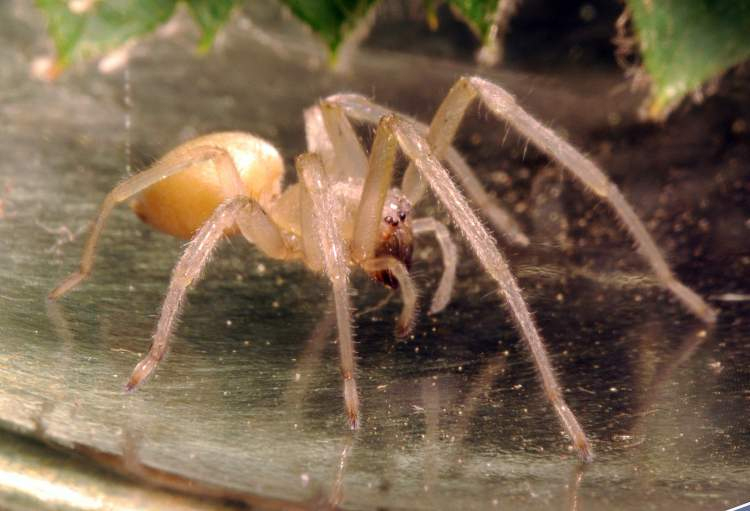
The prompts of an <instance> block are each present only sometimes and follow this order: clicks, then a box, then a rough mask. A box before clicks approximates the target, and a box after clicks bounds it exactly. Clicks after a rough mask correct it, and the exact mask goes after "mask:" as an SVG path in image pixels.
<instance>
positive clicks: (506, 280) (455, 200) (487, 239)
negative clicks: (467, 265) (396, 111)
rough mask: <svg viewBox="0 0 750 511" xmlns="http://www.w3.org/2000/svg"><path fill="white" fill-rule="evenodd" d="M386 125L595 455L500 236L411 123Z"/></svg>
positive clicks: (576, 441) (560, 409) (562, 411)
mask: <svg viewBox="0 0 750 511" xmlns="http://www.w3.org/2000/svg"><path fill="white" fill-rule="evenodd" d="M381 129H382V130H385V131H387V132H389V133H391V134H392V135H393V136H394V138H395V139H396V140H397V142H398V145H399V146H400V148H401V150H402V151H403V152H404V154H405V155H406V157H407V158H409V160H410V161H411V162H412V163H413V164H414V166H415V168H416V169H417V171H419V173H420V174H421V175H422V176H423V177H424V178H425V180H426V181H427V183H428V184H429V185H430V188H431V189H432V191H433V193H434V194H435V196H436V197H437V198H438V199H439V200H440V202H441V203H442V204H443V206H444V207H445V208H446V209H447V210H448V212H449V213H450V215H451V217H452V218H453V222H454V223H455V225H456V226H457V227H458V228H459V229H460V230H461V233H462V234H463V235H464V238H466V241H468V243H469V245H470V246H471V248H472V250H473V251H474V253H475V254H476V256H477V259H478V260H479V262H480V264H481V265H482V267H483V268H484V269H485V271H486V272H487V273H488V274H489V275H490V276H491V277H492V278H493V280H495V282H496V283H497V285H498V292H499V294H500V295H501V296H502V298H503V299H504V300H505V302H506V303H507V304H508V307H509V309H510V312H511V316H512V317H513V320H514V321H515V323H516V325H517V327H518V330H519V331H520V333H521V337H522V338H523V339H524V341H525V342H526V345H527V346H528V348H529V351H530V352H531V355H532V359H533V361H534V364H535V366H536V369H537V373H538V374H539V377H540V379H541V380H542V386H543V388H544V390H545V393H546V395H547V399H549V401H550V403H551V404H552V406H553V407H554V410H555V412H556V413H557V416H558V418H559V419H560V422H561V424H562V425H563V427H564V429H565V432H566V433H567V434H568V436H569V437H570V438H571V439H572V441H573V446H574V447H575V449H576V450H577V451H578V455H579V457H580V458H581V459H582V460H583V461H591V460H593V457H594V456H593V451H592V449H591V444H590V442H589V439H588V437H587V436H586V433H584V431H583V428H581V425H580V424H579V423H578V419H576V416H575V414H574V413H573V412H572V411H571V409H570V408H569V407H568V404H567V403H566V402H565V398H564V396H563V392H562V388H561V387H560V384H559V383H558V381H557V377H556V376H555V372H554V370H553V368H552V363H551V362H550V360H549V355H547V349H546V348H545V346H544V342H543V341H542V338H541V336H540V335H539V331H538V329H537V327H536V325H535V324H534V320H533V318H532V316H531V313H530V312H529V308H528V306H527V305H526V301H525V300H524V299H523V295H522V294H521V289H520V288H519V287H518V283H517V282H516V279H515V278H514V277H513V274H512V273H511V271H510V268H509V267H508V263H507V262H506V261H505V258H504V257H503V255H502V254H501V253H500V251H499V250H498V249H497V244H496V242H495V240H494V239H493V238H492V236H491V235H490V233H489V232H488V231H487V229H486V228H485V227H484V225H482V222H481V221H480V220H479V218H477V216H476V215H475V214H474V212H473V211H472V209H471V207H470V206H469V204H468V202H467V201H466V198H465V197H464V196H463V195H462V194H461V192H460V191H459V190H458V188H457V187H456V185H455V184H454V183H453V181H452V180H451V178H450V175H449V174H448V171H447V170H446V169H445V168H444V167H443V166H442V164H441V163H440V161H439V160H438V159H437V158H436V157H435V155H434V154H433V153H432V151H431V150H430V146H429V144H428V143H427V141H426V140H425V139H424V137H422V136H421V135H420V134H419V133H418V131H417V129H416V128H415V127H414V126H413V125H412V124H411V123H409V122H407V121H404V120H403V119H399V118H398V117H396V116H388V117H385V118H383V120H382V121H381V122H380V125H379V126H378V130H381Z"/></svg>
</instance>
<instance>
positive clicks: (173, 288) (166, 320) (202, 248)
mask: <svg viewBox="0 0 750 511" xmlns="http://www.w3.org/2000/svg"><path fill="white" fill-rule="evenodd" d="M250 206H256V207H257V208H259V207H260V206H257V204H256V203H254V202H253V201H252V199H250V198H249V197H243V196H239V197H235V198H233V199H229V200H227V201H225V202H223V203H222V204H221V205H220V206H219V207H217V208H216V210H215V211H214V212H213V214H212V215H211V217H210V218H209V219H208V220H207V221H206V222H205V223H204V224H203V225H202V226H201V228H200V229H198V231H197V232H196V233H195V236H193V239H192V240H191V241H190V243H188V245H187V248H186V249H185V251H184V253H183V254H182V256H181V257H180V260H179V261H178V262H177V265H176V266H175V268H174V270H173V271H172V278H171V280H170V281H169V290H168V291H167V296H166V298H165V299H164V303H163V304H162V308H161V313H160V315H159V322H158V324H157V326H156V331H155V332H154V336H153V342H152V343H151V348H150V349H149V352H148V354H147V355H146V356H145V357H143V359H142V360H141V361H140V362H138V364H137V365H136V366H135V369H134V370H133V373H132V374H131V376H130V379H129V380H128V383H127V385H126V387H125V388H126V390H128V391H130V390H133V389H134V388H136V387H137V386H138V385H140V384H141V383H143V382H144V381H145V380H146V379H148V377H149V376H151V374H152V373H153V372H154V370H155V369H156V366H157V365H158V364H159V362H160V361H161V360H162V359H163V358H164V355H165V354H166V353H167V348H168V346H169V339H170V337H171V336H172V332H173V330H174V327H175V323H176V322H177V317H178V315H179V312H180V309H181V308H182V304H183V302H184V301H185V294H186V292H187V289H188V287H189V286H190V285H192V284H193V283H194V282H195V281H196V280H197V279H198V278H199V277H200V274H201V272H202V271H203V268H204V267H205V266H206V263H207V262H208V260H209V258H210V256H211V253H212V251H213V249H214V248H215V247H216V245H217V244H218V242H219V240H221V239H222V237H223V236H224V233H225V231H226V230H227V229H229V228H230V227H232V226H233V225H234V224H235V222H236V221H237V219H238V217H239V216H240V215H241V214H242V213H243V212H244V211H245V208H248V207H250ZM253 209H255V208H253Z"/></svg>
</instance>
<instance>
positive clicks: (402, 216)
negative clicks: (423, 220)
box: [398, 211, 406, 222]
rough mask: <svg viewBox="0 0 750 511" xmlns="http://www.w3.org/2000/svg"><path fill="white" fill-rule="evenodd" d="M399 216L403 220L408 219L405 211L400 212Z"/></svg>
mask: <svg viewBox="0 0 750 511" xmlns="http://www.w3.org/2000/svg"><path fill="white" fill-rule="evenodd" d="M398 217H399V218H400V219H401V221H402V222H403V221H404V220H406V213H404V212H403V211H401V212H399V214H398Z"/></svg>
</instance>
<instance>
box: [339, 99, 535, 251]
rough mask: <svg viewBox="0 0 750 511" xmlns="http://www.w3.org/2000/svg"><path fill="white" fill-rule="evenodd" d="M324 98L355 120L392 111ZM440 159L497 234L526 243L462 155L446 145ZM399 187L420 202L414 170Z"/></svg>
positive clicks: (421, 188) (373, 120) (358, 101)
mask: <svg viewBox="0 0 750 511" xmlns="http://www.w3.org/2000/svg"><path fill="white" fill-rule="evenodd" d="M325 101H328V102H331V103H336V104H337V105H339V106H340V107H341V108H342V109H343V110H344V111H345V112H346V114H347V115H348V116H349V117H351V118H352V119H357V120H359V121H362V122H367V123H370V124H377V123H378V121H379V120H380V119H381V118H382V117H384V116H386V115H388V114H392V113H394V112H393V111H392V110H389V109H387V108H385V107H383V106H380V105H378V104H375V103H373V102H372V101H370V100H369V99H367V98H366V97H364V96H361V95H358V94H336V95H333V96H329V97H328V98H326V100H325ZM409 120H410V121H412V122H414V125H415V126H416V127H417V129H418V130H419V132H420V133H421V134H422V135H427V134H428V132H429V130H430V128H428V127H427V126H426V125H424V124H421V123H419V122H417V121H415V120H413V119H410V118H409ZM441 158H442V159H444V161H445V163H446V164H447V165H448V167H449V168H450V169H451V170H452V171H453V173H454V174H455V175H456V177H457V178H458V180H459V182H460V183H461V186H463V188H464V190H465V191H466V194H467V195H468V196H469V197H470V198H471V200H472V202H473V203H474V204H475V205H476V206H477V207H479V208H480V209H481V210H482V212H483V213H484V214H485V215H486V217H487V219H489V220H490V221H491V222H492V225H494V227H495V228H496V229H497V230H498V231H499V232H500V234H501V235H503V237H504V238H505V239H506V240H507V241H508V242H509V243H513V244H515V245H519V246H527V245H528V244H529V238H528V237H527V236H526V235H525V234H524V232H523V229H522V228H521V226H520V225H519V224H518V222H516V221H515V220H514V219H513V216H512V215H511V214H510V213H508V212H507V211H506V210H505V209H503V208H502V207H501V206H500V205H499V204H498V203H497V201H496V200H495V199H494V198H493V197H492V196H490V195H489V194H488V193H487V192H486V191H485V189H484V187H483V186H482V183H481V182H480V181H479V179H478V178H477V176H476V173H475V172H474V170H472V168H471V167H470V166H469V164H468V163H466V161H465V160H464V159H463V157H462V156H461V154H460V153H459V152H458V151H456V150H455V149H454V148H453V147H452V146H450V145H448V146H447V147H446V148H445V149H444V153H443V154H442V155H441ZM410 167H411V166H410ZM410 173H411V174H413V176H412V177H410V178H408V179H407V177H406V176H407V175H408V174H410ZM401 187H402V190H403V191H404V193H405V194H406V196H407V197H408V198H409V200H410V201H411V203H412V204H416V203H417V202H419V200H420V199H421V198H422V196H423V194H424V190H425V188H424V185H423V184H422V182H421V179H420V178H419V175H418V173H416V172H414V170H413V168H412V170H411V171H410V170H409V169H407V174H405V176H404V181H402V184H401Z"/></svg>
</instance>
